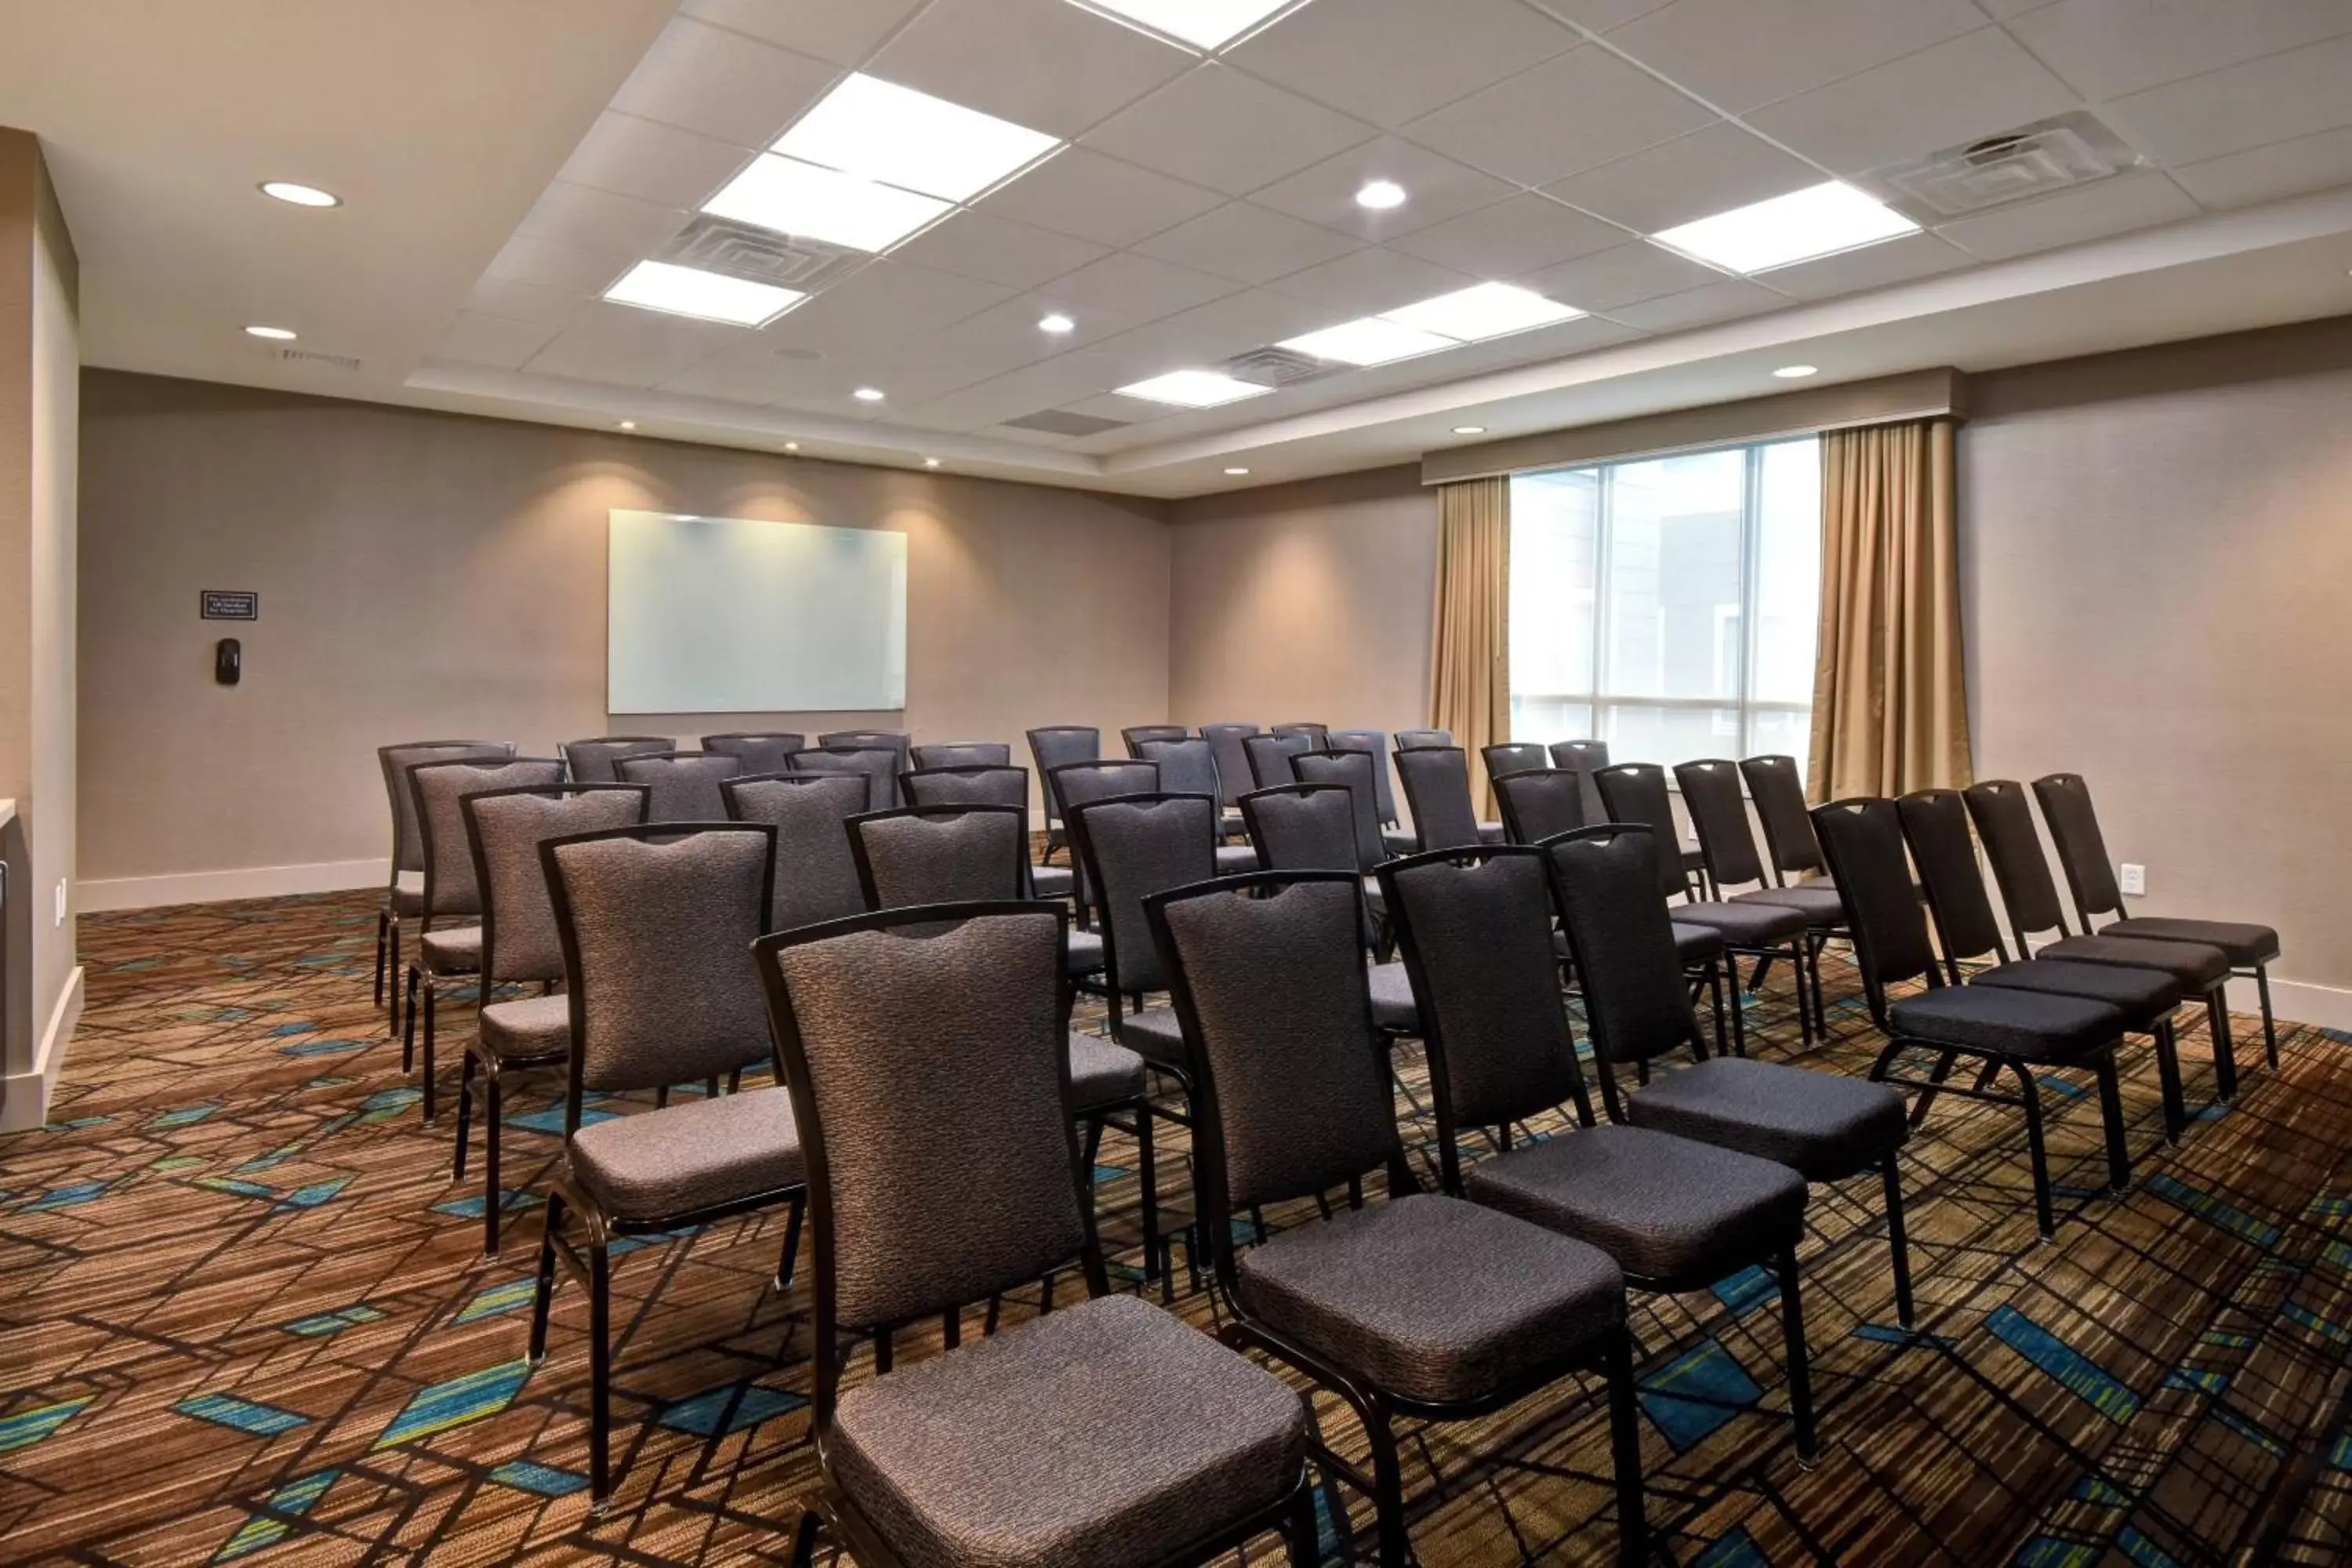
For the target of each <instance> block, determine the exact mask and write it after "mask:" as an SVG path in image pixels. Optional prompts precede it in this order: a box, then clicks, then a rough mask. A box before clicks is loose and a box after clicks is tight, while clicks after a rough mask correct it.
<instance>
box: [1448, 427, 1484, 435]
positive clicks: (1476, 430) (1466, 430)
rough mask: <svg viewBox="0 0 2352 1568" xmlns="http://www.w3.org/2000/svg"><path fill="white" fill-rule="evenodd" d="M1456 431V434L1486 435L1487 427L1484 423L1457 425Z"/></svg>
mask: <svg viewBox="0 0 2352 1568" xmlns="http://www.w3.org/2000/svg"><path fill="white" fill-rule="evenodd" d="M1454 434H1455V435H1456V436H1484V435H1485V434H1486V426H1484V425H1456V426H1454Z"/></svg>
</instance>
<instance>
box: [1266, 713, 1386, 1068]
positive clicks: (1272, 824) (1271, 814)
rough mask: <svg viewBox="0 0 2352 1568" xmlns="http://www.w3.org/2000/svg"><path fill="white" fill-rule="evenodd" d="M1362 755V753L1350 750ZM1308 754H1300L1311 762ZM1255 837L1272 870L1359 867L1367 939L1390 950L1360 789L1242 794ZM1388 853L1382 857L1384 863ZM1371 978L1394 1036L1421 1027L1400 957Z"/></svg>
mask: <svg viewBox="0 0 2352 1568" xmlns="http://www.w3.org/2000/svg"><path fill="white" fill-rule="evenodd" d="M1349 756H1350V760H1351V761H1355V762H1361V761H1363V756H1362V753H1360V752H1353V753H1350V754H1349ZM1308 760H1309V759H1307V758H1305V757H1301V758H1300V759H1299V761H1300V762H1302V763H1304V762H1307V761H1308ZM1242 815H1243V816H1244V817H1245V818H1247V819H1248V822H1249V830H1250V841H1251V842H1252V843H1254V844H1255V845H1256V846H1257V847H1258V850H1259V853H1260V854H1262V855H1264V856H1265V868H1266V869H1267V870H1269V871H1285V872H1288V871H1352V872H1354V873H1355V874H1356V876H1357V877H1358V879H1360V886H1361V888H1362V889H1363V893H1364V931H1363V937H1364V946H1365V947H1366V948H1367V949H1368V950H1369V951H1370V952H1371V953H1372V954H1373V956H1374V958H1375V959H1376V960H1378V959H1382V958H1386V957H1387V956H1388V906H1387V904H1386V903H1385V902H1384V901H1383V895H1382V894H1381V887H1380V882H1379V880H1378V879H1376V878H1374V877H1373V876H1371V875H1370V866H1368V865H1366V864H1365V862H1364V857H1363V854H1362V850H1361V848H1360V835H1361V832H1362V824H1361V810H1360V806H1359V805H1358V802H1357V796H1356V792H1355V791H1354V790H1352V789H1349V787H1348V786H1347V785H1346V784H1336V783H1334V784H1281V785H1278V786H1276V788H1273V789H1261V790H1252V791H1251V792H1250V793H1249V794H1247V795H1244V796H1242ZM1382 858H1385V857H1375V858H1373V861H1372V864H1374V865H1377V864H1378V863H1379V861H1380V860H1381V859H1382ZM1370 986H1371V996H1372V1021H1373V1022H1374V1023H1376V1024H1378V1025H1379V1026H1381V1033H1382V1034H1383V1035H1386V1036H1388V1037H1391V1038H1396V1037H1407V1036H1417V1035H1419V1034H1420V1033H1421V1015H1420V1013H1419V1012H1418V1011H1417V1010H1416V1009H1415V1008H1414V1006H1413V1004H1412V980H1411V979H1410V978H1408V977H1407V976H1406V974H1405V972H1404V965H1402V964H1401V963H1379V962H1375V963H1374V964H1373V966H1372V969H1371V974H1370Z"/></svg>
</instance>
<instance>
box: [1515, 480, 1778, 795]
mask: <svg viewBox="0 0 2352 1568" xmlns="http://www.w3.org/2000/svg"><path fill="white" fill-rule="evenodd" d="M1821 489H1822V487H1821V453H1820V445H1819V443H1818V442H1816V441H1814V440H1813V439H1812V438H1811V437H1806V438H1804V439H1801V440H1795V441H1775V442H1772V443H1769V445H1764V446H1756V447H1728V448H1726V449H1724V450H1720V451H1713V452H1691V453H1685V454H1681V455H1678V456H1675V457H1671V458H1644V459H1642V460H1641V461H1638V462H1624V463H1603V464H1601V465H1598V466H1596V467H1593V468H1564V469H1560V470H1559V471H1557V472H1553V473H1544V474H1523V475H1519V476H1517V478H1514V479H1512V480H1511V738H1512V739H1513V740H1515V741H1537V742H1546V743H1549V742H1553V741H1566V740H1575V739H1581V738H1584V737H1587V736H1591V737H1597V738H1599V739H1601V740H1604V741H1607V742H1609V749H1610V752H1611V754H1612V755H1613V756H1614V757H1616V758H1617V759H1619V760H1620V761H1623V762H1649V763H1664V764H1666V765H1668V766H1672V765H1673V764H1674V763H1682V762H1688V761H1691V760H1692V759H1694V758H1697V757H1750V756H1756V755H1759V754H1761V753H1765V752H1786V753H1788V754H1790V755H1791V756H1794V757H1795V758H1797V759H1798V761H1799V763H1800V764H1801V763H1803V761H1804V758H1805V752H1806V750H1807V741H1808V736H1809V734H1810V731H1811V727H1812V702H1813V635H1814V626H1815V622H1816V619H1817V616H1818V610H1819V602H1820V595H1821V515H1822V500H1821Z"/></svg>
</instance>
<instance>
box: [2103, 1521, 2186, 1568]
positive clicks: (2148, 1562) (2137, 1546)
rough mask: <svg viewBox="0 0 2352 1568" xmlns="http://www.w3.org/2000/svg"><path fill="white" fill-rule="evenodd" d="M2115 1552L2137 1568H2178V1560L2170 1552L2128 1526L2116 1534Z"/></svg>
mask: <svg viewBox="0 0 2352 1568" xmlns="http://www.w3.org/2000/svg"><path fill="white" fill-rule="evenodd" d="M2116 1551H2118V1552H2122V1553H2123V1554H2124V1555H2125V1556H2126V1557H2128V1558H2130V1559H2131V1560H2132V1561H2133V1562H2134V1563H2137V1564H2138V1565H2139V1568H2180V1563H2179V1559H2177V1558H2175V1557H2174V1556H2173V1555H2172V1553H2171V1552H2167V1551H2166V1550H2165V1549H2164V1548H2163V1547H2161V1546H2158V1544H2157V1543H2156V1542H2153V1541H2150V1540H2149V1539H2148V1538H2147V1536H2145V1535H2142V1534H2141V1533H2140V1532H2139V1531H2137V1530H2134V1529H2133V1528H2132V1527H2131V1526H2130V1525H2128V1524H2126V1525H2125V1526H2124V1527H2123V1529H2122V1530H2120V1531H2116Z"/></svg>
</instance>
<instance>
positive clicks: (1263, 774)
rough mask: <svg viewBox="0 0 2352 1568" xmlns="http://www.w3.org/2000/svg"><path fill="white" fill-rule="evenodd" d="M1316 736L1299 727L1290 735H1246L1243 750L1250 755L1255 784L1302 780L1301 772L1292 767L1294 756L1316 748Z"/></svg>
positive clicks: (1264, 786) (1266, 786)
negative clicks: (1300, 777)
mask: <svg viewBox="0 0 2352 1568" xmlns="http://www.w3.org/2000/svg"><path fill="white" fill-rule="evenodd" d="M1315 741H1316V737H1315V736H1313V735H1309V734H1304V733H1301V732H1299V731H1291V732H1290V733H1289V734H1287V735H1276V734H1265V735H1251V736H1249V737H1247V738H1246V739H1244V741H1243V742H1242V751H1243V752H1244V754H1245V755H1246V756H1247V757H1248V758H1249V769H1250V771H1249V777H1250V784H1251V785H1252V786H1253V787H1254V788H1257V789H1271V788H1273V787H1274V786H1275V785H1276V784H1296V783H1297V782H1298V775H1297V774H1296V773H1292V772H1291V771H1290V762H1291V759H1292V758H1293V757H1303V756H1305V755H1306V754H1307V752H1311V751H1313V750H1315Z"/></svg>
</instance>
